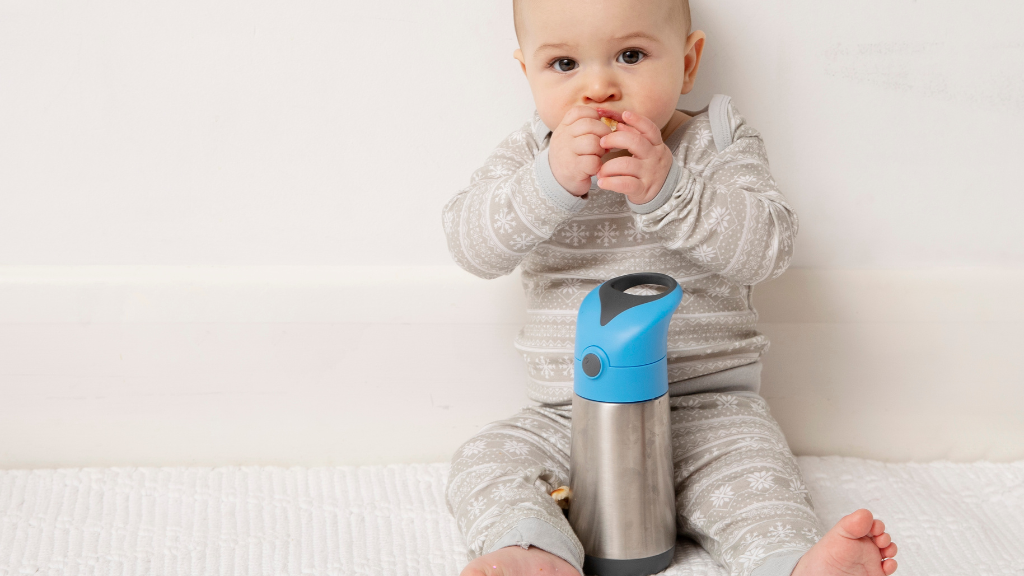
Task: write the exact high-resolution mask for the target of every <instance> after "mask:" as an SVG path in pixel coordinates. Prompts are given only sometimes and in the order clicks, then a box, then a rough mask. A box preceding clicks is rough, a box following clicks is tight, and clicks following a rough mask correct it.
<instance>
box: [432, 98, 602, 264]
mask: <svg viewBox="0 0 1024 576" xmlns="http://www.w3.org/2000/svg"><path fill="white" fill-rule="evenodd" d="M539 121H540V120H539V118H537V117H536V116H535V117H534V120H533V121H532V122H527V123H526V124H525V125H524V126H523V127H522V128H521V129H520V130H518V131H516V132H513V133H512V134H511V135H510V136H508V137H507V138H506V139H505V140H504V141H503V142H502V143H501V144H500V145H498V147H497V148H496V149H495V150H494V152H492V153H491V155H490V157H488V158H487V161H486V162H485V163H484V165H483V166H482V167H481V168H479V169H478V170H477V171H476V172H474V173H473V176H472V177H471V178H470V184H469V186H467V187H466V188H464V189H462V190H460V191H459V192H458V193H456V194H455V196H454V197H452V199H451V200H449V201H448V202H447V203H446V204H445V206H444V210H443V211H442V220H443V224H444V231H445V236H446V237H447V239H448V250H449V251H450V252H451V254H452V258H453V259H454V260H455V262H456V263H457V264H458V265H459V266H460V267H462V268H463V269H465V270H467V271H468V272H470V273H472V274H474V275H476V276H479V277H481V278H487V279H490V278H497V277H499V276H504V275H506V274H509V273H511V272H512V271H513V270H515V268H516V266H518V265H519V262H521V261H522V259H523V258H524V257H525V256H526V255H527V254H529V253H530V252H531V251H532V250H533V249H534V248H535V247H536V246H537V245H538V244H540V243H541V242H543V241H545V240H547V239H548V238H550V237H551V235H552V234H554V232H555V230H556V229H557V228H558V227H559V225H560V224H562V223H563V222H565V221H566V220H568V219H569V218H571V217H572V216H573V214H575V213H577V212H579V210H580V209H582V207H583V204H585V203H586V202H587V200H586V198H587V196H586V195H584V196H583V197H577V196H574V195H572V194H570V193H569V192H568V191H566V190H565V189H564V188H562V187H561V186H560V185H559V184H558V182H557V181H555V179H554V177H553V176H552V174H551V169H550V167H549V165H548V162H547V149H544V150H540V148H541V142H540V141H538V138H537V135H536V133H537V128H538V124H537V123H538V122H539Z"/></svg>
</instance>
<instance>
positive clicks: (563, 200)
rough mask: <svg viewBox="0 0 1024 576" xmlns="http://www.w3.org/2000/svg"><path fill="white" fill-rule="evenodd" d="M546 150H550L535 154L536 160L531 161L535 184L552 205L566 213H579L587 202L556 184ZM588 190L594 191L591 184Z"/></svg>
mask: <svg viewBox="0 0 1024 576" xmlns="http://www.w3.org/2000/svg"><path fill="white" fill-rule="evenodd" d="M548 150H550V148H545V149H544V150H543V151H542V152H541V153H540V154H537V158H536V159H535V160H534V161H533V172H534V174H535V175H536V176H537V184H539V185H540V189H541V190H543V191H544V195H545V196H547V197H548V200H550V201H551V203H552V204H554V205H555V206H558V207H559V208H561V209H562V210H565V211H566V212H573V213H575V212H579V211H580V210H582V209H583V205H584V204H586V202H587V200H586V198H583V197H582V196H574V195H573V194H571V193H570V192H569V191H568V190H566V189H565V188H562V185H561V184H559V183H558V180H556V179H555V175H554V174H553V173H552V172H551V163H550V162H549V161H548ZM590 189H591V190H593V189H594V185H593V184H591V186H590ZM584 196H585V195H584Z"/></svg>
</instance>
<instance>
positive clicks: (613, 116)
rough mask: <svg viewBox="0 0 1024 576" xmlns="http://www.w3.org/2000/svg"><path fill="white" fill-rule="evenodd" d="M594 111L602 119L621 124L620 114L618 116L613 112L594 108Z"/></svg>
mask: <svg viewBox="0 0 1024 576" xmlns="http://www.w3.org/2000/svg"><path fill="white" fill-rule="evenodd" d="M594 110H595V111H596V112H597V113H598V114H600V115H601V117H602V118H611V119H612V120H615V121H616V122H622V114H620V113H619V112H616V111H614V110H607V109H605V108H595V109H594Z"/></svg>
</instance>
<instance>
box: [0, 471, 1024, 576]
mask: <svg viewBox="0 0 1024 576" xmlns="http://www.w3.org/2000/svg"><path fill="white" fill-rule="evenodd" d="M800 465H801V467H802V468H803V471H804V474H805V476H806V480H807V484H808V486H809V487H810V489H811V494H812V497H813V498H814V502H815V505H816V507H817V510H818V513H819V515H820V516H821V518H822V520H823V521H824V523H825V524H826V525H831V524H833V523H834V522H835V521H836V520H837V519H838V518H840V517H841V516H842V515H844V514H846V513H848V512H851V511H853V510H855V509H857V508H860V507H867V508H870V509H871V510H873V511H874V512H875V513H876V514H877V515H878V516H879V517H881V518H882V519H883V520H885V522H886V525H887V526H888V529H889V531H890V532H891V533H892V535H893V538H894V539H895V540H896V542H897V544H898V546H899V554H898V556H897V559H898V560H899V565H900V567H899V571H898V572H897V574H901V575H904V576H911V575H920V576H925V575H927V576H945V575H949V576H953V575H957V576H961V575H962V576H967V575H971V576H996V575H1006V576H1010V575H1012V576H1024V462H1018V463H1013V464H985V463H979V464H949V463H934V464H899V465H892V464H882V463H878V462H871V461H865V460H856V459H850V458H810V457H804V458H800ZM446 470H447V466H446V465H443V464H431V465H395V466H386V467H362V468H287V469H285V468H216V469H206V468H110V469H84V470H26V471H19V470H14V471H0V576H14V575H16V574H103V575H107V574H112V575H113V574H117V575H143V574H145V575H149V574H153V575H163V574H168V575H170V574H183V575H184V574H194V575H207V574H211V575H212V574H218V575H220V574H224V575H227V574H266V575H279V574H294V575H299V574H339V575H346V576H348V575H356V574H375V575H376V574H384V575H392V574H394V575H406V574H408V575H415V576H421V575H438V576H440V575H445V576H456V575H457V574H458V573H459V570H460V568H461V567H462V565H463V564H465V562H466V549H465V546H464V545H463V543H462V540H461V538H460V536H459V534H458V532H457V531H456V529H455V526H454V523H453V521H452V519H451V517H450V516H449V515H448V512H447V511H446V510H445V506H444V495H443V491H444V482H445V475H446ZM666 574H671V575H678V576H682V575H687V576H689V575H693V576H706V575H719V574H724V571H723V570H721V569H720V568H719V567H718V566H716V565H715V564H714V562H713V561H712V560H711V559H710V557H708V555H707V554H705V553H704V551H703V550H701V549H700V548H699V547H697V546H696V545H694V544H692V543H690V544H687V543H683V544H682V545H681V546H680V547H679V552H678V554H677V556H676V561H675V563H674V564H673V566H672V567H671V568H669V570H668V571H667V572H666Z"/></svg>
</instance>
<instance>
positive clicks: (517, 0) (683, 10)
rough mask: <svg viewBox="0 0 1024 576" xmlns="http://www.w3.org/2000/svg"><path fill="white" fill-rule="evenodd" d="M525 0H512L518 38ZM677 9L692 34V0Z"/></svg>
mask: <svg viewBox="0 0 1024 576" xmlns="http://www.w3.org/2000/svg"><path fill="white" fill-rule="evenodd" d="M523 2H525V0H512V23H513V24H514V25H515V28H516V38H518V37H519V11H520V10H521V6H522V5H523ZM675 5H676V8H677V10H674V12H676V14H678V15H679V17H680V18H682V20H683V30H685V31H686V35H687V36H689V35H690V0H677V1H676V3H675Z"/></svg>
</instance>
